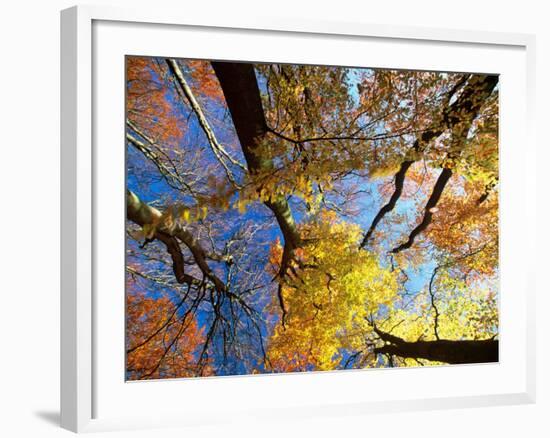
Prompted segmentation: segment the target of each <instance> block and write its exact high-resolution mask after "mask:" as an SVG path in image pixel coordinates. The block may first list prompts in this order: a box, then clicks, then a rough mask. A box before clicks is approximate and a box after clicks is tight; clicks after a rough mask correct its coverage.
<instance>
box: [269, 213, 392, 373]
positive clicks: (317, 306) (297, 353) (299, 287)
mask: <svg viewBox="0 0 550 438" xmlns="http://www.w3.org/2000/svg"><path fill="white" fill-rule="evenodd" d="M300 231H301V233H302V236H303V238H304V240H305V241H307V242H310V243H308V244H306V245H304V246H303V247H302V248H301V250H300V251H299V252H298V253H297V258H298V260H297V261H295V272H296V275H289V278H287V279H285V280H281V281H282V288H283V296H284V302H285V308H286V311H287V315H286V317H285V327H283V326H282V325H278V326H277V327H276V328H275V331H274V333H273V335H272V337H271V338H270V341H269V347H268V348H269V349H268V356H269V358H270V360H272V362H274V363H286V362H285V360H286V361H288V359H289V358H291V357H292V358H295V360H296V363H294V364H288V363H287V365H285V367H286V368H284V369H283V370H284V371H288V370H289V368H288V367H291V369H292V366H296V367H298V369H302V368H303V367H306V368H307V366H309V367H310V368H313V369H319V370H324V369H334V367H335V366H336V365H337V364H338V363H339V361H340V360H341V356H340V351H341V349H344V348H353V347H354V346H357V345H359V344H361V342H363V339H364V334H365V332H366V331H368V330H370V328H369V326H368V324H367V321H366V318H367V317H368V316H369V314H370V313H374V312H377V311H378V310H379V307H380V305H385V304H389V303H391V302H392V300H393V299H394V298H395V296H396V290H397V284H396V280H395V277H394V275H393V274H392V273H391V272H389V271H388V270H387V269H385V268H383V267H382V266H380V264H379V263H378V261H377V258H376V257H375V256H374V255H373V254H371V253H369V252H367V251H364V250H360V249H359V248H358V242H359V239H360V238H361V234H362V233H361V229H360V227H359V226H357V225H355V224H350V223H346V222H341V221H338V220H337V219H336V216H335V214H334V213H332V212H331V213H322V214H321V215H319V217H317V218H315V219H314V220H312V221H311V222H309V223H307V224H305V225H303V226H302V227H301V230H300ZM281 254H282V248H281V246H280V243H279V242H276V244H275V245H273V246H272V248H271V254H270V262H271V264H270V269H271V270H273V271H277V268H278V266H277V264H276V263H278V262H280V257H281ZM283 358H285V360H283ZM298 359H299V360H298ZM274 368H275V370H277V371H281V369H279V368H277V366H274Z"/></svg>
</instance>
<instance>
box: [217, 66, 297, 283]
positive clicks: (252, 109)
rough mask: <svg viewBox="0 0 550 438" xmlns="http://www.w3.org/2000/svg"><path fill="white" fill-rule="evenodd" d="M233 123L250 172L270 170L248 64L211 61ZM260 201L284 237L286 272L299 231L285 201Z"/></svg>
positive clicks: (262, 120) (262, 119)
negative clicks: (270, 213)
mask: <svg viewBox="0 0 550 438" xmlns="http://www.w3.org/2000/svg"><path fill="white" fill-rule="evenodd" d="M212 67H213V68H214V71H215V73H216V76H217V77H218V81H219V82H220V85H221V88H222V91H223V93H224V96H225V101H226V103H227V107H228V108H229V112H230V113H231V118H232V119H233V124H234V126H235V130H236V132H237V136H238V137H239V142H240V144H241V148H242V150H243V154H244V156H245V159H246V162H247V164H248V169H249V171H250V173H251V174H252V175H254V174H259V173H261V172H266V171H267V172H269V171H271V170H273V168H274V165H273V161H272V159H271V157H267V156H265V154H263V153H261V152H260V148H259V146H260V144H261V143H262V141H263V140H264V139H265V138H266V136H267V134H268V128H267V124H266V121H265V116H264V111H263V108H262V101H261V98H260V90H259V88H258V82H257V80H256V75H255V72H254V67H253V66H252V64H247V63H231V62H212ZM264 204H265V205H266V206H267V207H268V208H269V209H270V210H271V211H272V212H273V214H274V216H275V218H276V219H277V223H278V224H279V228H280V229H281V232H282V234H283V237H284V251H283V264H282V266H281V268H282V270H281V273H282V274H284V273H285V272H286V268H287V267H288V262H289V260H290V259H291V258H292V254H293V252H294V250H295V249H296V248H298V247H299V246H300V244H301V238H300V234H299V232H298V230H297V228H296V223H295V222H294V217H293V215H292V211H291V210H290V206H289V205H288V202H287V200H286V199H285V198H284V197H279V198H277V199H275V200H269V201H266V202H264Z"/></svg>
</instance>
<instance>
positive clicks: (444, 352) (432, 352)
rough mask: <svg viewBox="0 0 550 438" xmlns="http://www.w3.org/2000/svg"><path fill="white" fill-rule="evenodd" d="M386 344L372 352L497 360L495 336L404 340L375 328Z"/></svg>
mask: <svg viewBox="0 0 550 438" xmlns="http://www.w3.org/2000/svg"><path fill="white" fill-rule="evenodd" d="M374 331H375V332H376V334H377V335H378V336H379V337H380V339H381V340H383V341H384V342H386V344H385V345H383V346H381V347H377V348H375V349H374V353H375V354H390V355H395V356H399V357H403V358H412V359H427V360H431V361H436V362H445V363H450V364H466V363H489V362H498V357H499V356H498V350H499V348H498V344H499V343H498V340H496V339H484V340H457V341H452V340H447V339H439V340H436V341H416V342H407V341H405V340H403V339H401V338H399V337H397V336H394V335H391V334H389V333H385V332H383V331H381V330H379V329H378V328H376V327H375V328H374Z"/></svg>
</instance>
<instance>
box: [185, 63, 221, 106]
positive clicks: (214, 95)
mask: <svg viewBox="0 0 550 438" xmlns="http://www.w3.org/2000/svg"><path fill="white" fill-rule="evenodd" d="M186 66H187V67H188V69H189V75H190V76H191V78H192V80H193V82H194V85H195V88H196V89H197V90H199V95H200V96H202V97H203V98H209V99H213V100H215V101H216V102H218V103H219V102H222V101H223V99H224V97H223V93H222V91H221V87H220V84H219V83H218V79H217V78H216V75H215V73H214V70H213V69H212V66H211V65H210V62H209V61H198V60H189V61H187V62H186Z"/></svg>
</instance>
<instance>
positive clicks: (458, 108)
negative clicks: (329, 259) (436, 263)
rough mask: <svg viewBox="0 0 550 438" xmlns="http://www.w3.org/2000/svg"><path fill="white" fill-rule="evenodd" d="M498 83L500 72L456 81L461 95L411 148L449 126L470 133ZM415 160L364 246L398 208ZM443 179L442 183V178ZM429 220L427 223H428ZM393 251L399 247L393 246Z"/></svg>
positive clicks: (415, 149) (399, 178)
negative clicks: (406, 179)
mask: <svg viewBox="0 0 550 438" xmlns="http://www.w3.org/2000/svg"><path fill="white" fill-rule="evenodd" d="M464 82H465V84H464ZM497 83H498V76H484V77H483V76H470V77H469V79H468V80H467V81H459V82H458V83H457V84H456V85H457V86H458V85H460V86H462V85H463V88H462V92H461V93H460V95H459V96H458V98H457V99H456V100H455V101H454V102H453V103H452V104H450V105H449V107H448V108H447V109H446V110H445V111H443V113H442V116H441V119H440V120H437V121H436V122H435V123H434V124H433V125H432V127H431V128H430V129H428V130H427V131H425V132H423V133H422V134H421V136H420V138H417V139H416V141H415V142H414V144H413V146H412V147H411V152H412V153H413V154H415V155H416V154H418V153H419V152H422V151H423V150H424V149H425V147H426V145H427V144H428V143H430V142H431V141H432V140H434V139H435V138H437V137H439V136H440V135H441V134H442V133H443V132H445V130H447V129H449V130H451V132H453V131H455V130H456V129H459V130H460V131H461V133H467V131H468V129H469V127H470V126H471V124H472V123H473V121H474V119H475V118H476V117H477V115H478V113H479V111H480V109H481V107H482V106H483V103H484V102H485V101H486V100H487V98H488V97H489V96H490V95H491V93H492V92H493V90H494V88H495V87H496V85H497ZM457 86H455V87H453V89H452V90H451V92H450V93H449V99H448V100H449V101H450V99H451V98H452V97H453V96H454V95H455V94H456V93H457V91H458V89H457ZM465 126H467V127H468V129H464V127H465ZM460 137H462V134H461V135H460ZM415 161H416V160H415V159H409V160H406V161H404V162H403V163H402V164H401V166H400V168H399V170H398V171H397V173H396V174H395V177H394V185H395V189H394V192H393V194H392V196H391V198H390V200H389V201H388V203H387V204H386V205H384V206H383V207H382V208H381V209H380V210H379V212H378V213H377V214H376V216H375V217H374V219H373V221H372V223H371V225H370V227H369V229H368V231H367V233H366V234H365V237H364V238H363V240H362V242H361V248H364V247H365V246H366V245H367V243H368V241H369V239H370V238H371V237H372V234H373V232H374V230H375V228H376V226H377V225H378V223H379V222H380V221H381V220H382V218H383V217H384V216H385V215H386V214H387V213H389V212H390V211H392V210H393V209H394V208H395V205H396V204H397V201H398V200H399V198H400V197H401V194H402V192H403V185H404V181H405V176H406V173H407V171H408V169H409V168H410V167H411V165H412V164H413V163H414V162H415ZM446 177H447V176H446V175H445V174H443V175H440V178H442V179H444V178H446ZM449 177H450V175H449ZM447 180H448V178H447ZM441 183H443V181H442V182H441ZM445 183H446V181H445ZM434 191H435V188H434ZM436 203H437V202H436ZM430 220H431V217H430V218H429V220H428V224H429V221H430ZM423 222H424V220H423ZM428 224H426V226H427V225H428ZM424 228H425V227H424ZM424 228H422V229H424ZM420 231H422V230H420ZM413 241H414V237H413ZM411 244H412V242H411ZM411 244H409V245H408V246H407V248H408V247H410V245H411ZM404 245H405V244H404ZM402 246H403V245H402ZM402 249H405V248H402ZM393 252H397V251H395V250H394V251H393Z"/></svg>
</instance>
